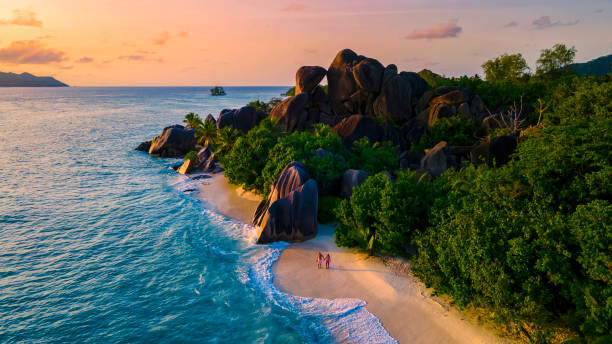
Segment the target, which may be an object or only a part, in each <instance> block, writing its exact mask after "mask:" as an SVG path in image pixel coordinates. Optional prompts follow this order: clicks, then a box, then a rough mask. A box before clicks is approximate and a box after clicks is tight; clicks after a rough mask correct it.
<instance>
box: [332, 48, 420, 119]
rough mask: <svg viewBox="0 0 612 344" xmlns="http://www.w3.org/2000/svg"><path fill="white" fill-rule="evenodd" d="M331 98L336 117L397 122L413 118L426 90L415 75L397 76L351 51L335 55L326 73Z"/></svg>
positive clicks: (392, 70)
mask: <svg viewBox="0 0 612 344" xmlns="http://www.w3.org/2000/svg"><path fill="white" fill-rule="evenodd" d="M327 80H328V85H329V98H330V102H331V105H332V109H333V110H334V113H335V114H336V115H347V114H356V113H358V114H362V115H366V116H370V117H373V116H377V115H378V116H385V117H386V118H388V119H390V120H393V121H394V122H396V123H403V122H405V121H406V120H408V119H410V118H411V117H414V115H415V109H414V108H415V106H416V105H417V103H418V101H419V99H420V98H421V96H422V95H423V93H424V92H425V90H426V89H427V83H426V82H425V80H423V79H422V78H421V77H420V76H419V75H418V74H416V73H408V72H401V73H399V74H398V73H397V67H396V66H395V65H388V66H387V67H384V66H383V65H382V64H381V63H380V62H378V61H377V60H375V59H372V58H368V57H364V56H361V55H357V54H356V53H355V52H353V51H352V50H350V49H345V50H342V51H340V52H339V53H338V55H336V58H335V59H334V61H333V62H332V64H331V66H330V67H329V69H328V72H327Z"/></svg>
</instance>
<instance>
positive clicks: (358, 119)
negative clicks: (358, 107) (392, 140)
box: [332, 115, 385, 147]
mask: <svg viewBox="0 0 612 344" xmlns="http://www.w3.org/2000/svg"><path fill="white" fill-rule="evenodd" d="M332 131H333V132H334V133H336V134H338V135H339V136H340V137H341V138H342V142H343V143H344V144H345V145H346V146H348V147H351V146H352V145H353V142H355V141H357V140H359V139H360V138H362V137H367V138H368V139H369V140H370V142H372V143H373V142H380V141H383V140H384V138H385V131H384V129H383V128H382V127H381V126H380V125H378V123H376V121H375V120H373V119H372V118H369V117H366V116H362V115H352V116H350V117H348V118H345V119H343V120H342V121H341V122H340V123H338V124H336V125H335V126H334V127H333V128H332Z"/></svg>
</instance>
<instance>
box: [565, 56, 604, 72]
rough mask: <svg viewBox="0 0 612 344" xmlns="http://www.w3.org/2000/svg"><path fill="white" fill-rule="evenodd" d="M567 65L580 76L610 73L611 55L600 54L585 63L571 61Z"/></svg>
mask: <svg viewBox="0 0 612 344" xmlns="http://www.w3.org/2000/svg"><path fill="white" fill-rule="evenodd" d="M569 67H570V68H572V69H573V70H574V73H576V74H578V75H580V76H584V75H594V76H602V75H605V74H607V73H612V55H608V56H602V57H599V58H596V59H594V60H591V61H589V62H585V63H573V64H571V65H569Z"/></svg>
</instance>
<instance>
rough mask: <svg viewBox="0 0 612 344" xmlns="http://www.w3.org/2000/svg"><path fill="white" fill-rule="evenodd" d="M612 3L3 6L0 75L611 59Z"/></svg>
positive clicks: (151, 77) (272, 78)
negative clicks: (340, 61)
mask: <svg viewBox="0 0 612 344" xmlns="http://www.w3.org/2000/svg"><path fill="white" fill-rule="evenodd" d="M611 32H612V1H611V0H584V1H566V0H550V1H549V0H545V1H526V0H516V1H510V0H468V1H460V0H429V1H428V0H404V1H402V0H377V1H372V0H324V1H323V0H310V1H302V2H291V1H281V0H272V1H264V0H249V1H235V0H217V1H208V0H200V1H196V0H175V1H168V0H104V1H100V0H97V1H89V0H53V1H49V0H0V71H3V72H24V71H27V72H31V73H33V74H36V75H51V76H54V77H56V78H58V79H59V80H61V81H64V82H66V83H68V84H70V85H74V86H96V85H102V86H107V85H109V86H110V85H134V86H138V85H142V86H149V85H151V86H153V85H213V84H220V85H224V86H230V85H290V84H292V83H293V82H294V78H295V71H296V70H297V68H298V67H299V66H301V65H321V66H324V67H326V68H327V67H328V66H329V64H330V63H331V61H332V59H333V58H334V56H335V55H336V53H337V52H338V51H339V50H340V49H343V48H351V49H353V50H355V51H356V52H357V53H359V54H362V55H366V56H369V57H374V58H377V59H378V60H379V61H381V62H382V63H383V64H389V63H395V64H396V65H398V67H399V69H400V70H410V71H418V70H421V69H423V68H429V69H432V70H433V71H435V72H438V73H443V74H446V75H463V74H470V75H471V74H475V73H480V72H481V68H480V65H481V64H482V63H483V62H484V61H486V60H487V59H490V58H492V57H496V56H498V55H500V54H502V53H505V52H507V53H515V52H521V53H523V55H524V56H525V57H526V59H527V61H528V63H529V64H530V66H531V67H532V68H534V66H535V60H536V59H537V57H538V55H539V52H540V50H541V49H543V48H548V47H551V46H552V45H553V44H555V43H565V44H567V45H573V46H575V47H576V48H577V49H578V54H577V56H576V60H577V61H580V62H583V61H587V60H590V59H593V58H596V57H599V56H602V55H607V54H611V53H612V34H611Z"/></svg>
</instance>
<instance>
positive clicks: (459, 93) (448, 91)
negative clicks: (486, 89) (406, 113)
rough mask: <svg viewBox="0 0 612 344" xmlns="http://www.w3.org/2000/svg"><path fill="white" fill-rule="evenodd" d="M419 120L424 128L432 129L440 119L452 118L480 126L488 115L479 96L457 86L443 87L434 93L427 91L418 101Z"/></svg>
mask: <svg viewBox="0 0 612 344" xmlns="http://www.w3.org/2000/svg"><path fill="white" fill-rule="evenodd" d="M416 109H417V110H418V111H419V113H418V115H417V120H418V121H419V123H420V124H421V125H422V126H426V127H427V128H428V127H431V126H432V125H434V124H435V123H436V122H437V121H438V119H440V118H445V117H452V116H457V115H458V116H461V117H462V118H464V119H466V120H468V121H470V122H472V123H475V124H477V125H480V123H481V122H482V119H483V118H484V117H485V116H487V115H488V113H487V112H486V107H485V105H484V102H483V101H482V99H480V97H479V96H477V95H473V94H472V92H471V91H470V90H468V89H465V88H461V87H456V86H443V87H439V88H437V89H435V90H434V91H427V92H425V93H424V94H423V96H422V97H421V99H420V100H419V101H418V106H417V107H416Z"/></svg>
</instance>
